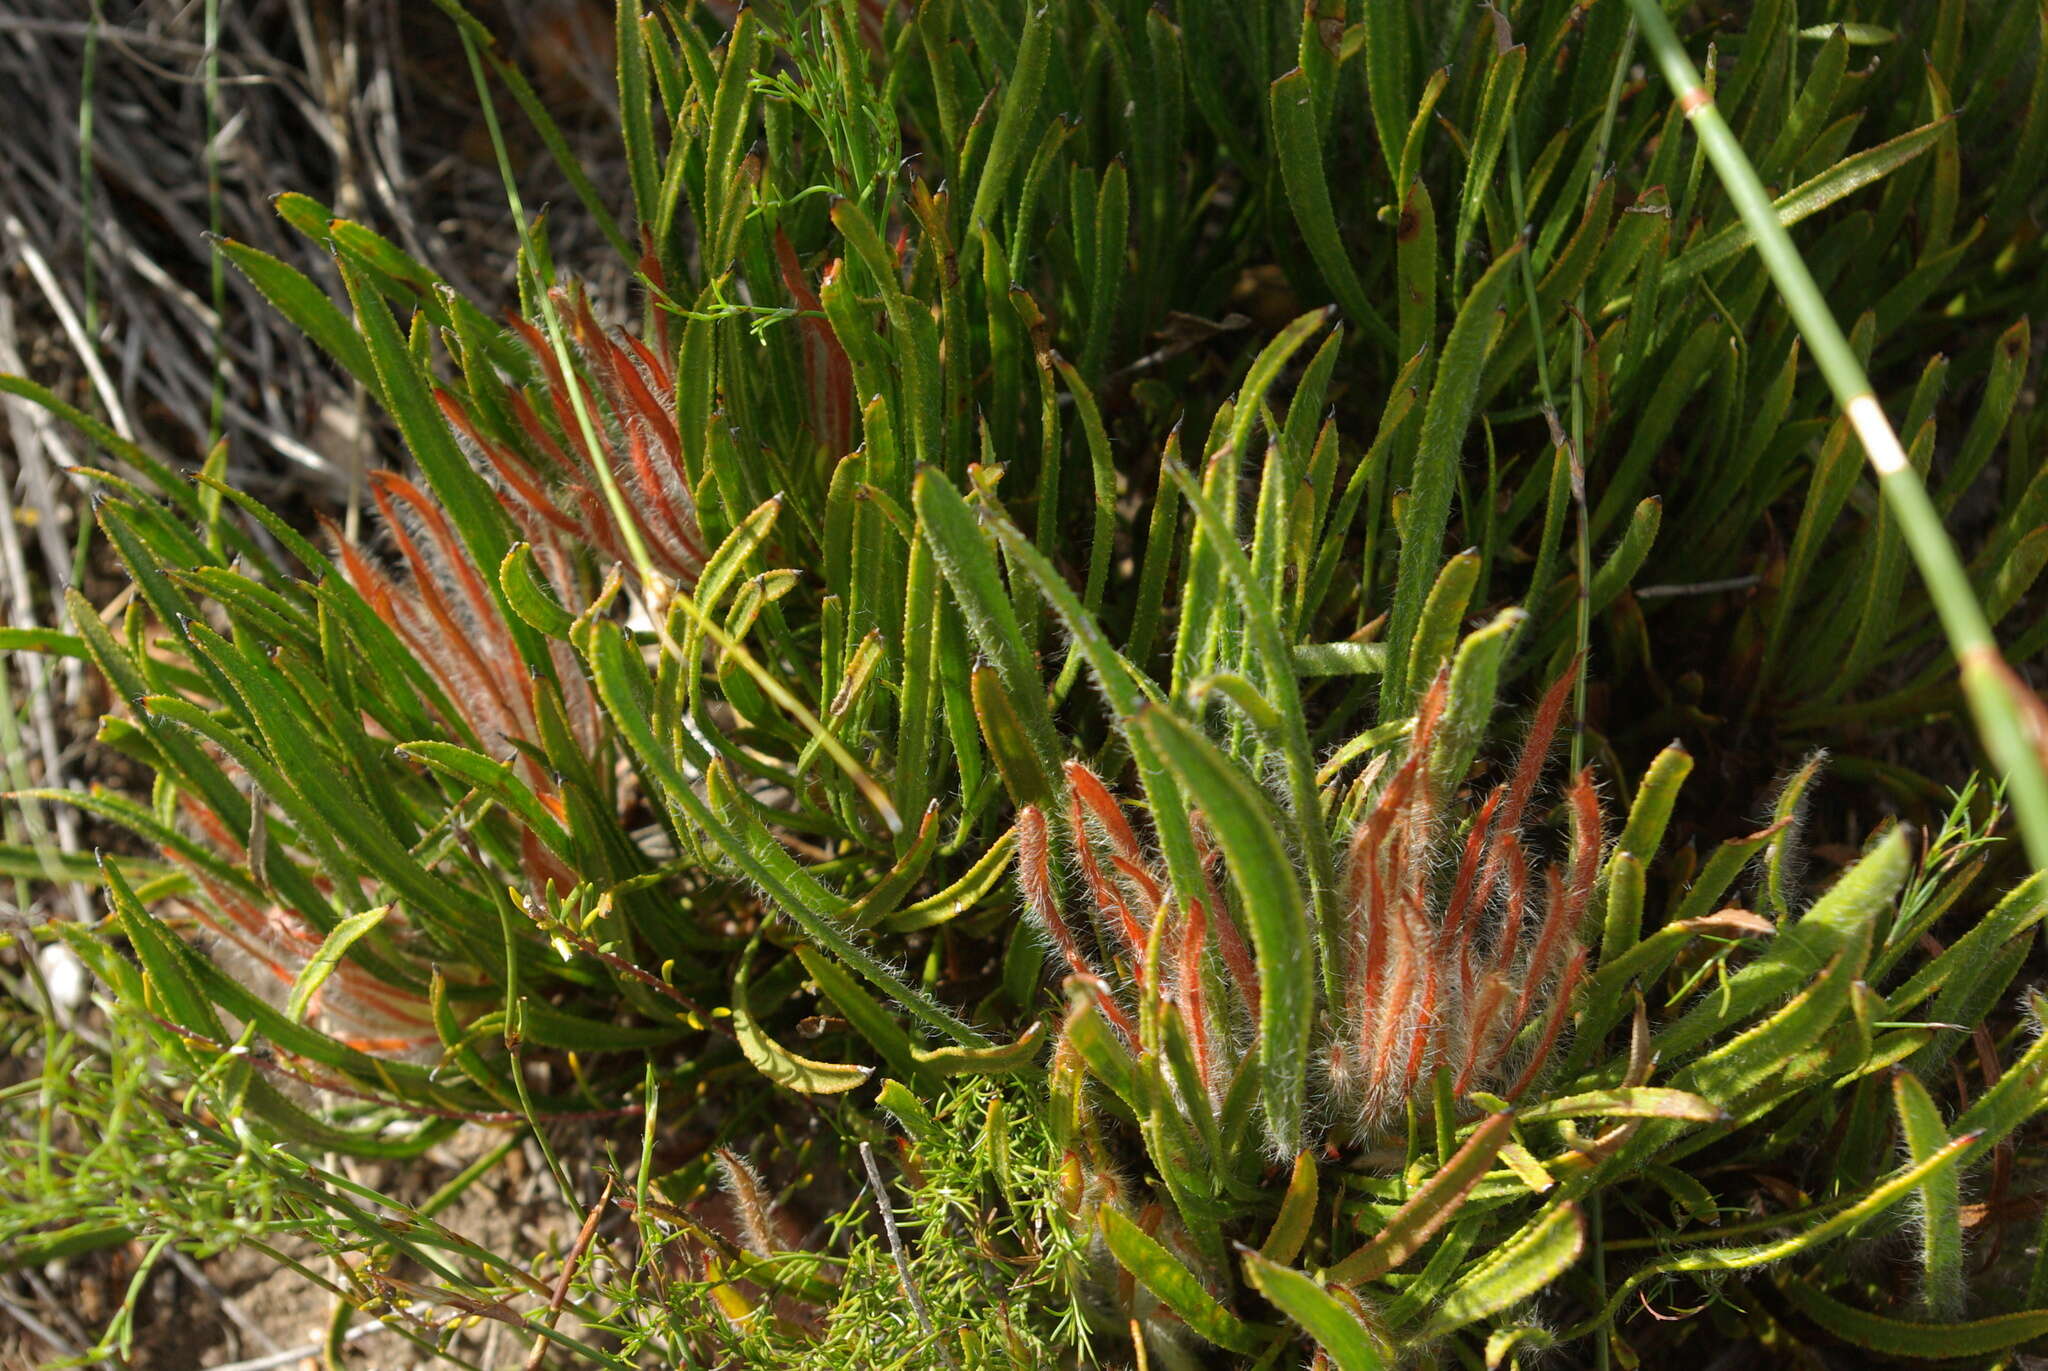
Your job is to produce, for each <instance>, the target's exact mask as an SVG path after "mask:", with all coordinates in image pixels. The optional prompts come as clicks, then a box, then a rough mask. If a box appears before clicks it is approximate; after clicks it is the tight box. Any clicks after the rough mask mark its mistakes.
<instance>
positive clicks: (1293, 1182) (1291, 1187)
mask: <svg viewBox="0 0 2048 1371" xmlns="http://www.w3.org/2000/svg"><path fill="white" fill-rule="evenodd" d="M1317 1188H1318V1187H1317V1177H1316V1158H1315V1153H1314V1152H1313V1151H1312V1150H1310V1151H1304V1152H1302V1153H1301V1154H1300V1155H1298V1156H1296V1157H1295V1159H1294V1173H1293V1174H1292V1175H1291V1176H1289V1177H1288V1180H1287V1193H1286V1194H1284V1195H1282V1196H1281V1197H1280V1212H1279V1213H1278V1214H1276V1215H1275V1216H1274V1217H1273V1230H1272V1232H1270V1233H1268V1234H1267V1235H1266V1241H1265V1242H1264V1243H1263V1244H1262V1245H1261V1246H1260V1248H1259V1255H1260V1256H1261V1257H1263V1258H1265V1259H1266V1260H1267V1261H1268V1262H1278V1263H1280V1264H1281V1265H1283V1266H1284V1265H1286V1264H1287V1263H1289V1262H1291V1261H1293V1260H1294V1259H1295V1257H1296V1256H1297V1255H1299V1254H1300V1252H1301V1248H1302V1244H1303V1243H1305V1242H1307V1241H1308V1235H1309V1230H1310V1229H1311V1228H1312V1227H1313V1226H1314V1225H1315V1220H1316V1192H1317Z"/></svg>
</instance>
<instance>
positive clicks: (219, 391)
mask: <svg viewBox="0 0 2048 1371" xmlns="http://www.w3.org/2000/svg"><path fill="white" fill-rule="evenodd" d="M95 8H97V6H95ZM206 227H207V233H208V237H207V242H208V244H209V247H208V250H207V257H208V259H209V264H208V265H209V271H210V272H211V276H210V278H209V280H210V284H211V286H212V299H213V398H212V399H211V400H210V401H208V403H207V410H206V446H207V448H208V450H209V451H210V450H211V449H212V448H213V445H214V444H215V443H218V442H219V441H220V440H221V421H222V418H223V416H224V415H225V412H226V410H227V400H228V375H227V307H228V278H227V264H226V263H224V262H223V261H222V260H221V253H220V242H221V215H220V0H206ZM91 258H92V253H91V252H90V251H88V252H87V253H86V259H87V260H88V261H90V260H91Z"/></svg>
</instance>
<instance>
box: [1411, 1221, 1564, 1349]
mask: <svg viewBox="0 0 2048 1371" xmlns="http://www.w3.org/2000/svg"><path fill="white" fill-rule="evenodd" d="M1585 1250H1586V1222H1585V1219H1584V1218H1583V1217H1581V1215H1580V1213H1579V1207H1578V1205H1577V1204H1574V1203H1572V1202H1571V1201H1569V1200H1566V1201H1564V1202H1562V1203H1559V1204H1555V1205H1552V1206H1551V1207H1550V1208H1548V1209H1546V1210H1544V1211H1543V1212H1542V1213H1541V1214H1539V1215H1538V1216H1537V1217H1536V1218H1535V1219H1533V1220H1532V1221H1531V1222H1530V1223H1529V1225H1528V1226H1527V1227H1526V1228H1524V1229H1522V1231H1521V1232H1519V1233H1517V1234H1515V1235H1514V1236H1513V1237H1512V1238H1509V1239H1508V1240H1507V1242H1506V1243H1504V1244H1503V1245H1502V1246H1500V1247H1498V1248H1495V1249H1494V1251H1493V1252H1492V1253H1491V1254H1490V1255H1489V1256H1487V1257H1486V1258H1484V1259H1483V1260H1481V1261H1480V1262H1479V1264H1478V1265H1476V1266H1474V1267H1473V1268H1472V1269H1471V1270H1470V1271H1469V1272H1467V1273H1466V1275H1465V1276H1464V1277H1463V1278H1462V1279H1461V1280H1459V1281H1458V1282H1457V1283H1456V1284H1454V1285H1453V1286H1451V1288H1450V1289H1449V1290H1448V1291H1446V1292H1445V1293H1444V1298H1443V1303H1442V1304H1440V1305H1438V1306H1437V1310H1436V1313H1435V1314H1434V1315H1432V1316H1431V1317H1430V1320H1429V1322H1428V1323H1427V1324H1425V1325H1424V1326H1423V1329H1422V1336H1424V1337H1441V1336H1442V1335H1444V1334H1445V1333H1449V1332H1452V1331H1453V1330H1455V1329H1459V1328H1463V1327H1465V1326H1466V1325H1467V1324H1471V1323H1476V1322H1478V1321H1479V1320H1480V1319H1483V1318H1486V1317H1488V1316H1489V1315H1493V1314H1498V1313H1499V1312H1501V1311H1502V1310H1504V1309H1508V1308H1511V1307H1513V1306H1514V1305H1517V1304H1519V1303H1521V1302H1522V1301H1523V1300H1525V1299H1527V1298H1529V1296H1531V1295H1533V1294H1535V1293H1536V1292H1537V1291H1539V1290H1541V1289H1543V1287H1545V1286H1546V1285H1549V1284H1550V1283H1551V1282H1552V1281H1554V1280H1556V1279H1557V1278H1558V1277H1559V1276H1562V1275H1563V1274H1564V1273H1565V1272H1566V1271H1569V1270H1570V1269H1571V1268H1572V1266H1573V1264H1574V1263H1576V1262H1577V1261H1578V1259H1579V1254H1580V1253H1582V1252H1584V1251H1585Z"/></svg>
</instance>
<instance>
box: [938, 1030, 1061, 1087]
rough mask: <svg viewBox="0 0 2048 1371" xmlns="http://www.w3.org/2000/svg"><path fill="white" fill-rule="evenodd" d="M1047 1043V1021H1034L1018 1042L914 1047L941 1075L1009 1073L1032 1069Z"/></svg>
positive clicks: (997, 1074)
mask: <svg viewBox="0 0 2048 1371" xmlns="http://www.w3.org/2000/svg"><path fill="white" fill-rule="evenodd" d="M1044 1045H1045V1025H1044V1024H1043V1023H1034V1024H1032V1025H1031V1027H1029V1028H1027V1029H1025V1030H1024V1032H1023V1034H1022V1036H1020V1037H1019V1038H1018V1039H1017V1040H1016V1041H1015V1042H1009V1043H997V1044H996V1045H995V1046H993V1047H935V1048H932V1049H931V1050H930V1051H925V1050H923V1049H921V1048H913V1049H911V1055H912V1056H913V1057H915V1058H916V1059H917V1063H918V1065H920V1066H922V1067H924V1068H926V1069H927V1070H930V1071H934V1072H937V1073H938V1074H939V1075H941V1076H1009V1075H1015V1074H1017V1073H1018V1072H1022V1071H1029V1070H1031V1069H1032V1068H1033V1067H1034V1065H1035V1064H1036V1062H1037V1058H1038V1052H1039V1049H1040V1048H1041V1047H1043V1046H1044Z"/></svg>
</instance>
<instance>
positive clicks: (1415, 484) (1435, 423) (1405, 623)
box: [1380, 244, 1522, 722]
mask: <svg viewBox="0 0 2048 1371" xmlns="http://www.w3.org/2000/svg"><path fill="white" fill-rule="evenodd" d="M1521 251H1522V248H1521V245H1520V244H1517V245H1516V246H1515V247H1513V248H1511V249H1509V250H1508V251H1507V252H1504V253H1502V254H1501V255H1500V256H1499V257H1498V258H1497V259H1495V261H1494V263H1493V265H1492V266H1490V267H1488V268H1487V270H1486V274H1485V275H1484V276H1482V277H1480V278H1479V281H1478V283H1477V284H1475V285H1474V286H1473V287H1472V292H1471V294H1469V295H1467V296H1466V297H1465V303H1464V305H1463V306H1462V307H1461V308H1460V309H1459V310H1458V318H1457V322H1456V323H1454V324H1452V325H1451V334H1450V337H1449V339H1447V340H1446V341H1445V343H1444V350H1443V356H1442V357H1440V358H1439V359H1438V360H1437V365H1436V380H1435V382H1434V383H1433V384H1432V385H1431V386H1430V391H1429V406H1428V408H1427V409H1426V410H1425V411H1424V412H1423V417H1422V439H1421V447H1420V448H1419V450H1418V451H1417V452H1416V454H1415V469H1414V471H1413V473H1412V478H1411V484H1410V495H1409V506H1408V518H1407V527H1406V530H1405V532H1404V533H1403V536H1402V539H1401V562H1400V570H1399V572H1398V574H1397V578H1396V580H1395V583H1394V607H1393V616H1392V620H1391V623H1390V625H1389V627H1388V630H1387V640H1386V641H1387V674H1386V677H1385V681H1386V687H1385V689H1384V690H1383V693H1382V698H1381V700H1380V720H1381V721H1382V722H1387V721H1390V720H1393V719H1397V718H1399V717H1401V716H1402V715H1404V714H1407V713H1408V712H1409V711H1410V710H1411V709H1412V708H1413V706H1414V703H1415V697H1414V695H1413V694H1412V693H1411V692H1410V690H1409V689H1408V684H1407V683H1408V662H1409V659H1410V656H1411V654H1412V653H1413V652H1414V651H1415V648H1416V637H1417V629H1418V628H1419V626H1420V623H1421V619H1422V607H1423V601H1424V599H1425V598H1426V597H1427V595H1428V593H1429V589H1430V586H1431V584H1432V583H1433V582H1434V580H1435V578H1436V568H1437V566H1438V563H1439V560H1440V559H1441V558H1442V556H1443V538H1444V528H1445V525H1446V524H1447V523H1448V522H1449V520H1450V512H1451V492H1452V490H1454V489H1455V488H1456V486H1457V472H1458V466H1459V452H1460V450H1461V449H1462V448H1463V446H1464V441H1465V429H1466V427H1467V426H1468V425H1469V424H1470V423H1471V421H1472V410H1473V406H1474V404H1475V403H1476V401H1477V399H1478V395H1479V380H1480V375H1481V372H1482V371H1483V369H1484V367H1485V363H1486V354H1487V351H1488V350H1489V349H1490V348H1491V347H1492V346H1493V339H1494V336H1495V333H1496V331H1497V330H1498V329H1499V327H1500V318H1499V314H1500V301H1501V296H1502V293H1503V291H1505V289H1506V288H1507V282H1508V279H1509V277H1510V276H1511V275H1512V272H1511V270H1510V268H1512V267H1513V266H1514V265H1515V256H1516V254H1517V253H1519V252H1521Z"/></svg>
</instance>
